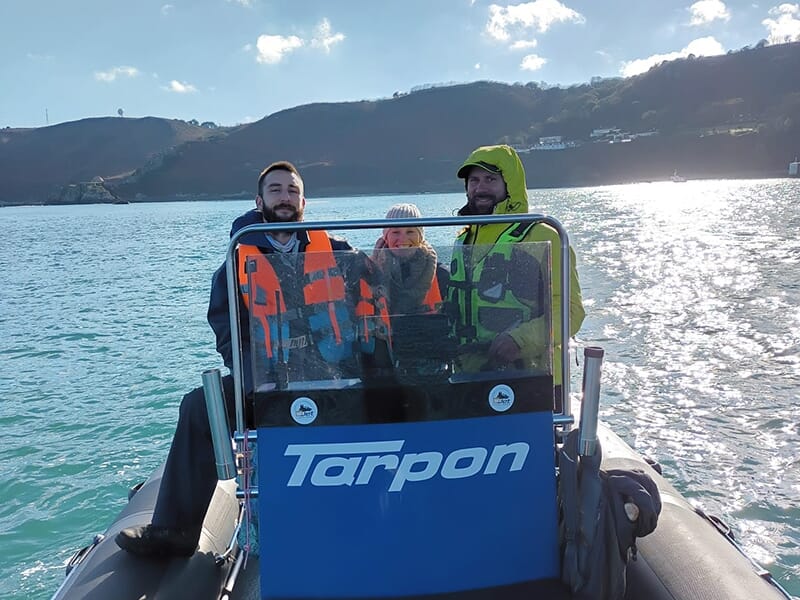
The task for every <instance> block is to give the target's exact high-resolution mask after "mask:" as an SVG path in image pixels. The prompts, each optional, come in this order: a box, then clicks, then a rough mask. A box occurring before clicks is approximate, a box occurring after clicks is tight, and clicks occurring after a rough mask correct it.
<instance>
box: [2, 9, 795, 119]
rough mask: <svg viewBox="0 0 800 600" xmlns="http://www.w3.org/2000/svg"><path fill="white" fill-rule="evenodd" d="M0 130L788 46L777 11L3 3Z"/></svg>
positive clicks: (247, 110) (239, 110) (254, 115)
mask: <svg viewBox="0 0 800 600" xmlns="http://www.w3.org/2000/svg"><path fill="white" fill-rule="evenodd" d="M0 24H2V27H0V31H1V33H0V128H2V127H42V126H46V125H53V124H57V123H63V122H66V121H75V120H79V119H83V118H87V117H101V116H117V115H119V114H121V115H122V116H124V117H144V116H156V117H164V118H174V119H182V120H187V121H188V120H191V119H196V120H198V121H199V122H204V121H211V122H214V123H216V124H218V125H236V124H240V123H248V122H252V121H256V120H259V119H261V118H263V117H265V116H267V115H269V114H272V113H275V112H278V111H280V110H283V109H286V108H292V107H294V106H299V105H302V104H308V103H312V102H345V101H359V100H377V99H381V98H388V97H391V96H392V95H393V94H394V93H395V92H408V91H411V90H413V89H415V88H419V87H420V86H427V85H432V84H434V85H440V84H452V83H467V82H472V81H479V80H491V81H499V82H506V83H516V82H522V83H527V82H530V81H535V82H546V83H547V84H549V85H562V86H568V85H572V84H579V83H588V82H589V81H590V80H591V78H592V77H628V76H632V75H635V74H638V73H642V72H644V71H646V70H647V69H648V68H650V67H651V66H653V65H654V64H658V63H659V62H661V61H664V60H671V59H675V58H679V57H682V56H687V55H689V54H694V55H695V56H707V55H715V54H724V53H726V52H728V51H730V50H739V49H741V48H743V47H745V46H752V45H754V44H756V43H758V42H759V41H760V40H766V41H767V43H769V44H776V43H783V42H788V41H800V4H798V3H778V2H775V1H774V0H771V1H768V2H763V1H762V0H758V1H756V2H753V1H752V0H750V1H747V0H699V1H697V2H691V1H678V0H564V1H563V2H562V1H559V0H534V1H533V2H517V3H513V2H512V3H507V2H491V1H483V0H403V1H402V2H399V1H395V0H365V1H355V0H353V1H350V0H339V1H333V0H328V1H324V0H159V1H156V0H128V1H125V2H123V1H121V0H0Z"/></svg>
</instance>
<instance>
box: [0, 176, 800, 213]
mask: <svg viewBox="0 0 800 600" xmlns="http://www.w3.org/2000/svg"><path fill="white" fill-rule="evenodd" d="M776 179H787V180H791V181H798V182H800V178H799V177H792V176H790V175H788V174H787V175H784V176H777V175H773V176H769V175H761V176H758V175H753V176H746V177H688V178H687V179H686V183H691V182H694V181H755V180H764V181H772V180H776ZM645 183H676V184H677V183H678V182H673V181H671V180H670V178H669V177H664V178H663V179H643V180H632V181H614V182H606V183H598V184H583V185H553V186H540V187H528V191H535V190H558V189H581V188H598V187H608V186H616V185H639V184H645ZM681 183H683V182H681ZM676 189H680V188H679V187H678V188H676ZM463 191H464V188H463V185H459V184H458V183H456V185H455V187H452V188H450V189H444V188H443V189H433V190H423V191H396V192H387V191H380V192H360V191H359V192H348V191H347V190H346V189H344V190H325V189H323V190H322V191H321V192H320V193H315V194H312V195H309V196H308V200H326V199H330V198H364V197H369V196H374V197H386V196H422V195H428V194H430V195H434V194H456V193H463ZM254 197H255V196H254V195H251V194H243V193H237V194H221V195H216V194H214V195H212V194H198V195H192V196H191V197H189V195H188V194H173V195H167V196H144V197H140V198H135V199H127V202H70V203H66V202H64V203H59V202H54V201H44V202H21V203H8V202H0V208H12V207H21V206H89V205H95V204H108V205H126V204H155V203H170V202H229V201H230V202H234V201H246V200H253V199H254Z"/></svg>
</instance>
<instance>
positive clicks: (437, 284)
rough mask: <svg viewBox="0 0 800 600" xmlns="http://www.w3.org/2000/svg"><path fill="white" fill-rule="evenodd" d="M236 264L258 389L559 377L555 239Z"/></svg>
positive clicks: (273, 257)
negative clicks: (555, 372) (514, 374)
mask: <svg viewBox="0 0 800 600" xmlns="http://www.w3.org/2000/svg"><path fill="white" fill-rule="evenodd" d="M238 259H239V261H242V260H243V261H245V262H244V263H243V264H244V265H246V266H245V267H244V268H243V269H242V268H241V267H240V273H239V285H240V290H241V292H242V294H241V295H242V298H243V300H244V303H245V306H246V311H247V314H246V315H243V317H244V318H243V320H244V321H247V323H248V327H247V330H246V331H242V334H243V343H242V348H243V351H244V356H245V368H249V369H251V370H252V375H253V379H252V380H253V382H254V386H255V390H256V391H257V392H268V391H269V390H275V389H277V390H281V389H294V390H302V389H315V388H327V389H330V388H337V387H358V386H367V385H369V384H370V382H371V381H374V380H380V379H381V378H385V377H387V376H391V377H395V378H398V380H400V381H402V382H403V383H405V384H409V385H425V383H426V382H429V381H431V380H432V379H440V380H442V379H443V380H447V379H452V378H464V377H485V376H490V375H491V374H492V373H496V374H500V373H501V372H505V371H512V370H513V371H519V372H528V373H530V374H540V375H550V374H552V364H553V335H552V331H553V328H552V306H551V304H552V285H551V267H550V244H549V243H548V242H536V243H531V242H515V243H509V244H494V245H491V246H481V245H455V246H450V247H436V248H434V247H431V246H428V245H427V244H425V243H423V244H422V245H420V246H409V247H398V248H381V249H376V250H374V251H371V252H369V253H364V252H361V251H355V250H349V251H338V252H333V251H330V250H328V249H321V250H320V249H316V250H313V251H305V252H292V253H278V252H272V253H265V252H263V251H261V250H259V249H257V248H254V247H252V246H249V247H247V254H246V255H244V256H241V255H240V256H239V257H238ZM241 264H242V263H241V262H240V265H241Z"/></svg>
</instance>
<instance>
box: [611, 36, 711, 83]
mask: <svg viewBox="0 0 800 600" xmlns="http://www.w3.org/2000/svg"><path fill="white" fill-rule="evenodd" d="M690 54H694V55H695V56H716V55H718V54H725V48H723V47H722V44H720V43H719V42H718V41H717V40H716V39H715V38H713V37H711V36H709V37H704V38H698V39H696V40H692V41H691V42H689V45H688V46H686V47H685V48H683V49H682V50H679V51H678V52H670V53H668V54H654V55H653V56H648V57H647V58H639V59H637V60H632V61H630V62H625V63H623V64H622V68H621V69H620V73H621V74H622V75H623V76H624V77H631V76H633V75H639V74H640V73H645V72H646V71H649V70H650V68H651V67H654V66H656V65H657V64H660V63H662V62H664V61H665V60H675V59H678V58H686V57H687V56H689V55H690Z"/></svg>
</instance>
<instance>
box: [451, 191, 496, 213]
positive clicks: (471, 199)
mask: <svg viewBox="0 0 800 600" xmlns="http://www.w3.org/2000/svg"><path fill="white" fill-rule="evenodd" d="M475 198H491V199H492V203H491V204H482V205H481V206H477V205H476V203H475ZM503 200H505V198H498V197H497V196H492V195H490V194H481V195H480V196H469V195H468V196H467V204H466V205H465V206H463V207H462V208H461V210H459V211H458V214H459V215H460V216H462V217H466V216H469V215H491V214H492V213H493V212H494V207H495V206H497V205H498V204H500V203H501V202H502V201H503Z"/></svg>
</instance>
